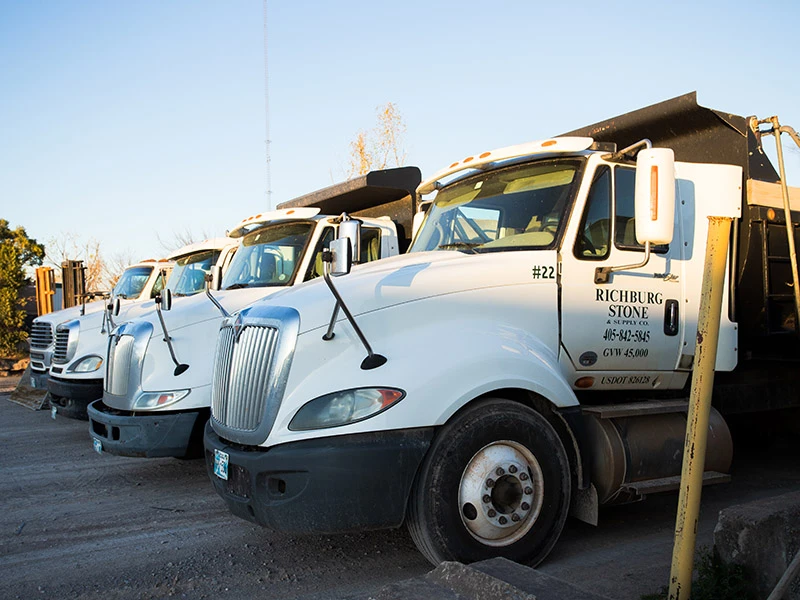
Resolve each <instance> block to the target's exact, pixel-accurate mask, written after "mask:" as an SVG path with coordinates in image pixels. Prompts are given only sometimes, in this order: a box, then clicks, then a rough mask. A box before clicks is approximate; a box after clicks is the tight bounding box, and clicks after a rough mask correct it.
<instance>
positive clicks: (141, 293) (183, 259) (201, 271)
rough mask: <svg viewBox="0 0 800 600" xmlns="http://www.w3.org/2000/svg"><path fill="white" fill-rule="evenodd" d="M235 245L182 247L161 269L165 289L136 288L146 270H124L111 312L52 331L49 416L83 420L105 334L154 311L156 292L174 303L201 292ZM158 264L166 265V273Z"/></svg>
mask: <svg viewBox="0 0 800 600" xmlns="http://www.w3.org/2000/svg"><path fill="white" fill-rule="evenodd" d="M237 247H238V241H237V240H234V239H232V238H225V237H222V238H214V239H208V240H204V241H201V242H195V243H192V244H189V245H187V246H184V247H182V248H180V249H178V250H176V251H175V252H173V253H172V254H170V255H169V256H168V257H167V259H166V262H162V263H160V264H161V265H162V266H161V267H160V270H161V275H160V276H161V277H165V276H166V277H167V280H166V286H165V287H164V288H161V284H156V285H154V286H153V287H151V288H150V290H149V292H148V291H147V290H146V289H145V287H146V284H145V286H144V287H142V289H141V290H139V287H140V286H141V284H142V282H143V281H145V277H149V275H150V272H149V271H148V267H140V266H137V267H136V268H135V269H126V271H125V273H123V276H122V277H121V278H120V282H119V283H118V284H117V286H116V287H115V288H114V293H115V294H116V295H115V296H114V297H115V298H120V302H119V304H117V303H116V302H114V301H112V302H111V307H112V308H111V309H109V310H106V311H104V312H93V313H91V314H88V315H84V316H83V317H80V318H78V319H75V320H72V321H67V322H65V323H61V324H59V325H58V326H57V327H56V349H55V351H54V353H53V358H52V364H51V367H50V374H49V377H48V379H47V390H48V392H49V394H50V395H49V398H50V410H51V414H52V416H53V418H55V417H56V415H57V414H59V415H62V416H66V417H70V418H77V419H84V420H85V419H86V418H87V416H86V407H87V406H88V405H89V403H90V402H93V401H94V400H97V399H98V398H101V397H102V396H103V363H104V358H105V353H106V351H107V349H108V336H109V333H110V332H111V330H112V329H113V328H114V327H115V326H116V325H118V324H120V323H123V322H125V321H127V320H131V319H135V318H137V317H139V316H142V315H145V314H147V313H149V312H152V311H153V310H155V305H156V302H157V301H158V300H159V299H160V294H161V293H162V289H167V290H169V291H170V292H171V294H172V296H173V297H174V298H175V300H176V302H177V301H178V300H179V299H181V298H184V297H188V296H192V295H194V294H197V293H199V292H201V291H203V290H204V289H205V276H206V274H207V273H209V272H210V271H211V268H212V267H213V266H215V265H217V266H219V267H220V268H221V269H223V268H226V267H227V265H228V264H229V263H230V261H231V259H232V257H233V254H234V253H235V251H236V249H237ZM164 265H169V269H168V270H167V269H166V268H165V267H164ZM134 295H136V297H145V298H146V300H143V301H139V302H125V303H124V304H123V303H122V302H123V301H124V300H125V299H126V298H127V296H134Z"/></svg>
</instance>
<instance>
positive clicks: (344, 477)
mask: <svg viewBox="0 0 800 600" xmlns="http://www.w3.org/2000/svg"><path fill="white" fill-rule="evenodd" d="M432 439H433V428H421V429H406V430H397V431H381V432H375V433H362V434H355V435H346V436H338V437H326V438H319V439H313V440H303V441H299V442H292V443H289V444H283V445H280V446H275V447H273V448H269V449H266V450H264V449H262V448H257V447H249V446H239V445H233V444H229V443H228V442H226V441H224V440H222V439H221V438H220V437H219V436H218V435H217V434H216V432H215V431H214V430H213V429H212V428H211V424H210V423H209V424H208V425H206V430H205V436H204V439H203V442H204V445H205V449H206V467H207V470H208V474H209V477H210V478H211V482H212V483H213V484H214V488H215V489H216V491H217V493H218V494H219V495H220V496H222V498H223V499H224V500H225V502H226V504H227V505H228V508H229V509H230V511H231V512H232V513H233V514H235V515H236V516H238V517H241V518H243V519H246V520H248V521H252V522H255V523H258V524H259V525H263V526H265V527H268V528H270V529H273V530H275V531H285V532H291V533H339V532H345V531H357V530H365V529H383V528H390V527H399V526H400V525H401V524H402V523H403V519H404V517H405V512H406V504H407V501H408V496H409V493H410V491H411V485H412V483H413V482H414V477H415V476H416V474H417V469H418V468H419V465H420V463H421V462H422V459H423V458H424V457H425V453H426V452H427V451H428V447H429V446H430V444H431V440H432ZM215 450H219V451H222V452H225V453H227V454H228V479H227V481H226V480H223V479H220V478H219V477H217V476H216V475H215V474H214V452H215Z"/></svg>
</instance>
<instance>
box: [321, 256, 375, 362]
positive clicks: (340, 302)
mask: <svg viewBox="0 0 800 600" xmlns="http://www.w3.org/2000/svg"><path fill="white" fill-rule="evenodd" d="M322 259H323V261H325V264H326V267H325V268H324V269H323V271H322V278H323V279H324V280H325V283H326V284H328V288H330V290H331V294H333V297H334V298H336V306H334V308H333V315H331V323H330V325H329V326H328V332H327V333H326V334H325V336H328V335H329V334H330V337H328V338H327V339H329V340H330V339H333V336H334V334H333V325H334V323H335V321H336V316H337V313H338V311H339V307H341V308H342V312H344V315H345V316H346V317H347V320H348V321H349V322H350V325H352V326H353V330H354V331H355V332H356V335H357V336H358V339H359V340H361V343H362V344H363V345H364V348H365V349H366V350H367V357H366V358H365V359H364V360H363V361H362V362H361V368H362V369H363V370H365V371H367V370H369V369H375V368H377V367H380V366H381V365H383V364H384V363H386V357H385V356H382V355H381V354H375V353H374V352H373V351H372V347H371V346H370V345H369V342H368V341H367V338H365V337H364V334H363V332H362V331H361V328H360V327H359V326H358V324H357V323H356V320H355V318H354V317H353V315H352V313H351V312H350V310H349V309H348V308H347V305H346V304H345V303H344V300H342V297H341V296H340V295H339V292H338V290H337V289H336V287H335V286H334V285H333V281H331V277H330V274H329V273H328V267H327V265H330V261H331V254H330V251H325V253H324V254H323V258H322ZM325 336H323V338H322V339H326V337H325Z"/></svg>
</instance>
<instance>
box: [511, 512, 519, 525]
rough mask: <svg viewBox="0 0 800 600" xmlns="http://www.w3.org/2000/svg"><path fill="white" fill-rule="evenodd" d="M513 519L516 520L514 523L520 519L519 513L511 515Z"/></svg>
mask: <svg viewBox="0 0 800 600" xmlns="http://www.w3.org/2000/svg"><path fill="white" fill-rule="evenodd" d="M511 520H512V521H514V523H516V522H517V521H519V515H518V514H517V513H514V514H513V515H511Z"/></svg>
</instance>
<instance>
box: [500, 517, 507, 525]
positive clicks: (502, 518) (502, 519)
mask: <svg viewBox="0 0 800 600" xmlns="http://www.w3.org/2000/svg"><path fill="white" fill-rule="evenodd" d="M499 521H500V525H505V524H506V523H508V519H506V518H505V517H500V519H499Z"/></svg>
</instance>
